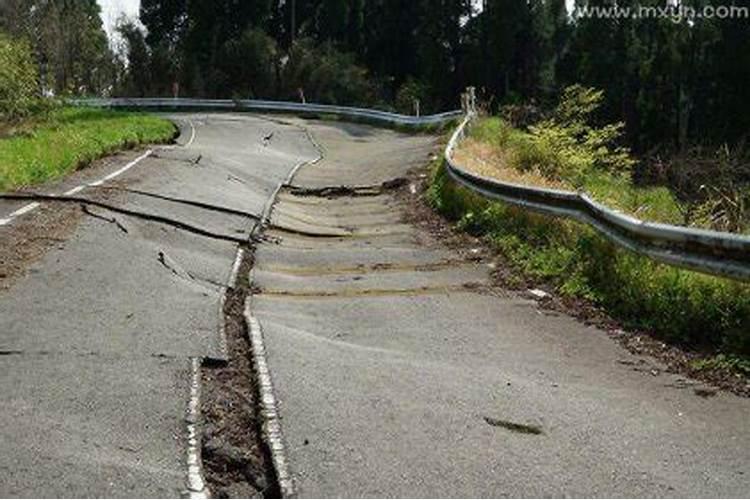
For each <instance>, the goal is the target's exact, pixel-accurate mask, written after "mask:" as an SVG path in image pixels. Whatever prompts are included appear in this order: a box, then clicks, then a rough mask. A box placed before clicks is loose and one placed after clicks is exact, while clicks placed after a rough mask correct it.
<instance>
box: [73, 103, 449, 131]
mask: <svg viewBox="0 0 750 500" xmlns="http://www.w3.org/2000/svg"><path fill="white" fill-rule="evenodd" d="M70 102H71V104H74V105H77V106H96V107H108V108H154V109H184V110H187V109H218V110H238V111H260V112H263V111H265V112H274V113H294V114H330V115H336V116H342V117H346V118H350V119H359V120H368V121H373V122H379V123H387V124H389V125H397V126H406V127H423V126H429V125H442V124H445V123H448V122H450V121H452V120H457V119H459V118H461V117H462V116H463V112H461V111H448V112H446V113H439V114H436V115H427V116H408V115H400V114H397V113H390V112H388V111H380V110H376V109H364V108H354V107H350V106H334V105H329V104H303V103H300V102H288V101H263V100H252V99H238V100H230V99H187V98H176V99H175V98H151V97H147V98H124V97H117V98H105V99H100V98H96V99H75V100H72V101H70Z"/></svg>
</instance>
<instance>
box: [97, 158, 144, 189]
mask: <svg viewBox="0 0 750 500" xmlns="http://www.w3.org/2000/svg"><path fill="white" fill-rule="evenodd" d="M152 153H153V150H151V149H149V150H148V151H146V152H145V153H143V154H142V155H141V156H139V157H138V158H136V159H135V160H133V161H131V162H130V163H128V164H127V165H125V166H124V167H122V168H121V169H119V170H115V171H114V172H112V173H111V174H108V175H105V176H104V177H103V178H101V179H99V180H98V181H95V182H91V183H89V184H87V185H88V186H90V187H96V186H101V185H102V184H104V183H105V182H107V181H111V180H112V179H114V178H115V177H118V176H120V175H122V174H124V173H125V172H127V171H128V170H130V169H131V168H133V167H135V166H136V165H138V163H140V162H141V161H143V160H145V159H146V158H148V157H149V156H151V154H152Z"/></svg>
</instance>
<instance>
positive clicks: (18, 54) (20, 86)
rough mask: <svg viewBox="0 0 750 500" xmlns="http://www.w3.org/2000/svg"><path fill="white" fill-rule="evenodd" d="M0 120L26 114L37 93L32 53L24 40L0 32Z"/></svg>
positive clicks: (14, 118)
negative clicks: (1, 69)
mask: <svg viewBox="0 0 750 500" xmlns="http://www.w3.org/2000/svg"><path fill="white" fill-rule="evenodd" d="M0 68H3V71H0V120H8V121H12V120H16V119H18V118H23V117H24V116H27V115H28V114H29V113H30V112H31V110H32V108H33V106H34V104H35V103H36V101H37V99H38V97H39V94H38V92H37V88H38V87H37V69H36V65H35V64H34V56H33V54H32V52H31V47H30V46H29V45H28V43H27V42H24V41H19V40H13V39H11V38H10V37H8V36H6V35H3V34H1V33H0Z"/></svg>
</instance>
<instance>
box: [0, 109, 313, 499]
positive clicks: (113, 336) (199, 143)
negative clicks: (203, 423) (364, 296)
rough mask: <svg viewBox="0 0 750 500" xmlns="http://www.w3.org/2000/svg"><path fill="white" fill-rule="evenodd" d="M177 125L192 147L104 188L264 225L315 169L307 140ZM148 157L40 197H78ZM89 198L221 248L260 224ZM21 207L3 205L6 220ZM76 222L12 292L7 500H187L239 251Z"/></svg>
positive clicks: (3, 461) (3, 233)
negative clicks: (200, 375) (266, 213)
mask: <svg viewBox="0 0 750 500" xmlns="http://www.w3.org/2000/svg"><path fill="white" fill-rule="evenodd" d="M177 118H178V119H179V123H181V124H182V126H183V127H184V130H183V134H182V135H181V139H180V140H181V141H182V142H183V146H180V147H174V148H164V147H159V148H155V149H154V151H155V152H154V155H153V156H151V157H149V158H146V159H145V160H143V161H141V162H139V163H138V164H137V165H136V166H134V167H133V168H132V169H130V170H128V171H127V172H126V173H124V174H123V175H122V176H120V177H117V179H115V180H113V181H112V182H107V183H105V184H104V187H105V188H111V187H119V188H126V189H130V190H138V191H144V192H148V193H151V194H156V195H159V196H169V197H177V198H181V199H187V200H192V201H197V202H201V203H205V204H209V205H212V206H215V207H218V208H231V209H233V210H235V211H242V212H246V213H248V214H255V215H259V214H260V213H261V212H262V211H263V209H264V207H265V205H266V204H267V203H268V200H269V198H270V196H271V194H272V193H273V192H274V190H275V189H276V188H277V186H278V185H279V184H280V183H281V182H282V181H283V179H285V178H286V177H287V175H288V174H289V172H290V171H291V170H292V168H293V167H294V166H295V165H297V164H298V163H299V162H301V161H304V160H307V159H310V158H314V157H315V156H316V155H317V151H316V150H315V148H314V147H313V146H312V145H311V144H310V142H309V140H308V139H307V137H306V135H305V134H304V132H303V131H302V130H300V129H298V128H296V127H289V126H284V125H281V124H278V123H274V122H270V121H267V120H263V119H258V118H251V117H247V116H234V115H215V116H204V115H183V116H179V117H177ZM191 124H192V127H194V130H195V134H194V137H193V128H191ZM271 133H273V138H272V139H271V140H270V141H268V142H267V144H265V145H264V141H263V138H264V137H267V136H268V135H269V134H271ZM191 137H193V140H192V142H191V143H190V144H189V145H188V144H187V141H189V140H190V138H191ZM138 154H140V153H139V152H134V153H126V154H123V155H120V156H119V157H118V158H116V159H114V160H110V161H105V162H103V164H102V165H99V166H98V167H96V168H94V169H91V170H88V171H81V172H79V173H76V174H75V175H73V176H71V178H69V179H66V180H65V181H63V182H60V183H57V184H51V185H47V186H42V187H40V188H38V189H37V191H42V192H46V193H61V192H64V191H65V190H68V189H70V188H71V187H73V186H75V185H76V184H77V183H78V184H81V183H87V182H91V181H92V180H95V179H97V178H101V177H103V176H104V175H106V174H107V173H109V172H112V171H115V170H117V169H118V168H120V167H121V166H122V165H123V164H126V163H127V162H129V161H131V160H132V158H133V157H135V156H137V155H138ZM77 196H84V197H86V196H88V197H99V198H101V197H103V196H104V198H102V199H106V201H107V203H110V204H113V205H116V206H117V207H122V208H126V209H129V210H136V211H139V212H142V213H146V214H153V215H163V216H168V217H170V218H172V219H175V220H177V221H180V222H183V223H186V224H189V225H191V226H194V227H197V228H201V229H204V230H207V231H211V232H213V233H216V234H217V235H218V236H230V237H235V238H237V237H239V238H243V237H247V236H248V234H249V232H250V231H251V230H252V228H253V226H254V224H255V223H256V221H255V219H254V218H252V217H249V216H248V217H246V216H239V215H235V214H233V213H225V212H222V211H220V210H208V209H205V208H199V207H196V206H193V205H188V204H184V203H176V202H173V201H166V200H163V199H160V198H156V197H154V196H146V195H143V194H136V193H133V192H131V191H122V190H117V191H113V190H111V189H110V190H106V189H102V188H91V187H89V188H86V189H84V190H83V191H81V192H79V193H78V194H77ZM45 205H49V204H45ZM52 205H53V207H52V210H54V209H56V208H58V207H59V208H60V209H63V208H65V207H63V205H61V204H52ZM18 206H19V203H15V202H12V203H10V202H5V203H3V204H2V205H0V214H7V213H10V212H12V211H13V210H15V209H16V208H18ZM73 207H74V208H73V210H74V211H78V214H77V215H76V216H75V218H76V220H75V221H74V222H73V223H72V225H73V226H74V227H73V228H72V229H71V230H70V231H69V234H68V235H67V236H66V237H65V238H64V239H63V240H60V241H59V242H56V243H55V245H54V246H53V247H52V248H51V249H49V250H48V251H47V252H46V253H45V254H44V255H43V256H42V257H41V258H40V259H39V260H37V261H34V262H29V263H27V268H26V269H25V272H24V273H23V276H21V277H20V278H19V279H17V280H16V281H15V282H14V283H12V284H11V285H10V286H8V287H6V289H5V290H3V291H0V351H1V352H2V356H0V373H2V377H0V390H1V391H2V394H3V405H2V406H0V416H1V418H2V422H3V425H2V428H0V443H1V444H0V495H2V496H10V497H16V496H23V497H58V496H62V497H81V496H83V497H92V496H93V497H112V496H114V497H132V496H135V497H152V496H157V497H177V496H180V495H181V494H182V493H183V492H184V490H185V487H186V471H187V467H186V425H185V415H186V409H187V404H188V400H189V396H190V387H189V384H190V380H191V373H190V366H191V363H190V358H193V357H200V358H217V359H220V358H222V357H223V356H225V353H224V351H223V349H222V339H221V336H220V335H219V332H220V328H219V327H220V314H219V313H220V298H221V296H222V295H223V293H224V288H223V287H224V286H225V285H226V284H227V281H228V279H229V276H230V272H231V270H232V265H233V262H234V259H235V254H236V249H237V244H235V243H233V242H232V241H224V240H221V239H215V238H208V237H205V236H200V235H196V234H193V233H190V232H186V231H184V230H180V229H176V228H175V227H172V226H169V225H166V224H158V223H154V222H151V221H148V220H144V219H141V218H136V217H129V216H125V215H122V214H118V213H114V212H110V211H108V210H105V209H101V208H96V207H91V209H90V211H91V212H92V213H93V214H95V216H92V215H83V216H82V215H81V213H80V209H78V207H76V206H75V205H73ZM45 208H46V209H47V210H50V207H45ZM67 209H70V208H69V206H68V207H67ZM2 216H3V215H0V217H2ZM44 216H45V210H43V209H41V208H40V209H39V210H38V211H35V212H31V213H29V214H27V215H24V216H23V217H22V218H19V219H18V220H16V221H14V222H13V223H11V224H8V225H6V226H4V227H0V240H2V241H5V242H8V241H11V239H12V238H11V236H12V232H13V231H19V230H21V229H19V228H23V230H25V231H28V230H29V227H33V226H34V225H35V224H38V225H41V224H42V223H43V222H44V220H43V217H44ZM105 219H107V220H105ZM113 220H114V221H116V222H111V221H113ZM39 237H43V235H41V236H39ZM34 238H36V237H34ZM26 242H27V243H29V244H31V239H28V240H26Z"/></svg>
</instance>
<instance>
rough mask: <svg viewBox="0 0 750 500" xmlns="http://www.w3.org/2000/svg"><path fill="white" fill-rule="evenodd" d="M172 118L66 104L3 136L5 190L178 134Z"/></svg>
mask: <svg viewBox="0 0 750 500" xmlns="http://www.w3.org/2000/svg"><path fill="white" fill-rule="evenodd" d="M174 133H175V129H174V125H172V124H171V123H170V122H169V121H167V120H164V119H161V118H157V117H153V116H149V115H143V114H139V113H123V112H116V111H107V110H98V109H83V108H80V109H79V108H61V109H57V110H54V111H52V112H50V113H49V115H48V116H46V117H45V118H44V119H42V120H41V121H38V122H36V123H34V125H33V127H31V128H30V130H28V131H26V132H25V133H24V134H19V135H16V136H14V137H8V138H4V139H0V191H7V190H9V189H16V188H20V187H23V186H28V185H31V184H36V183H39V182H43V181H46V180H49V179H54V178H57V177H60V176H62V175H63V174H65V173H67V172H70V171H71V170H74V169H77V168H80V167H83V166H85V165H87V164H88V163H90V162H91V161H93V160H95V159H96V158H99V157H102V156H106V155H107V154H111V153H112V152H113V151H115V150H118V149H122V148H130V147H134V146H136V145H138V144H143V143H152V142H164V141H167V140H169V139H171V138H172V137H173V136H174Z"/></svg>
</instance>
